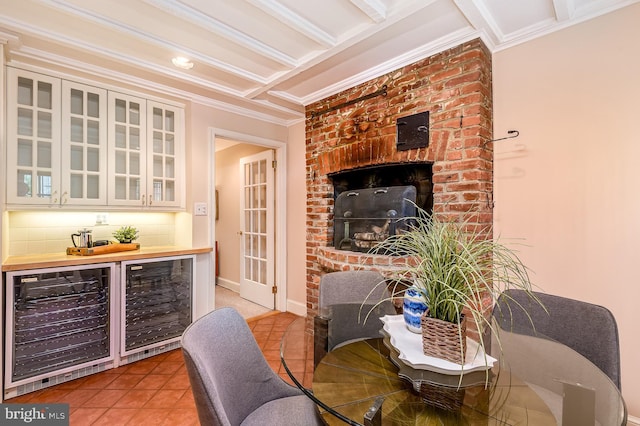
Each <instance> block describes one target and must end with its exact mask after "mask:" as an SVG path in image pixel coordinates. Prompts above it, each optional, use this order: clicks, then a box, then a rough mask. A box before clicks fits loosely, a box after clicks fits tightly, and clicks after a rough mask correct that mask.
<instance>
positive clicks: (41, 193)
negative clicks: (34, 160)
mask: <svg viewBox="0 0 640 426" xmlns="http://www.w3.org/2000/svg"><path fill="white" fill-rule="evenodd" d="M37 186H38V189H37V190H38V193H37V196H38V197H41V198H45V197H51V173H49V172H38V177H37Z"/></svg>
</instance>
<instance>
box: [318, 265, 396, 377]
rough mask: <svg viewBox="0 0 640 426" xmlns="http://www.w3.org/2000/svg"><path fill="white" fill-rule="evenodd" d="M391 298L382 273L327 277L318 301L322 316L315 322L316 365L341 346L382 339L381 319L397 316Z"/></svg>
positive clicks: (344, 273)
mask: <svg viewBox="0 0 640 426" xmlns="http://www.w3.org/2000/svg"><path fill="white" fill-rule="evenodd" d="M389 296H390V293H389V291H388V290H387V285H386V283H385V279H384V277H383V276H382V275H381V274H380V273H378V272H374V271H340V272H329V273H327V274H325V275H323V276H322V278H321V279H320V287H319V298H318V299H319V300H318V305H319V311H320V312H319V315H318V316H317V317H316V318H315V321H314V361H315V364H316V365H317V364H318V362H320V359H321V358H322V357H323V356H324V354H326V353H327V351H331V350H332V349H334V348H336V347H338V346H340V345H343V344H346V343H348V342H352V341H355V340H362V339H369V338H375V337H381V335H380V328H381V327H382V322H381V321H380V320H379V317H380V316H383V315H394V314H396V310H395V308H394V306H393V303H392V302H391V300H389ZM361 305H362V309H360V306H361ZM372 309H373V310H372ZM370 311H371V312H370ZM367 315H368V318H367Z"/></svg>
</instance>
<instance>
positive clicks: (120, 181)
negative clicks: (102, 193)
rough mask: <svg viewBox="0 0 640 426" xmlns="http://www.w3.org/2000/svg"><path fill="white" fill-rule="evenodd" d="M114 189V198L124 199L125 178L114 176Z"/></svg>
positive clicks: (125, 194) (125, 195) (125, 191)
mask: <svg viewBox="0 0 640 426" xmlns="http://www.w3.org/2000/svg"><path fill="white" fill-rule="evenodd" d="M115 186H116V191H115V197H116V200H126V199H127V178H125V177H122V176H118V177H116V182H115Z"/></svg>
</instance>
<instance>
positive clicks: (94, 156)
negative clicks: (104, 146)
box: [87, 148, 100, 172]
mask: <svg viewBox="0 0 640 426" xmlns="http://www.w3.org/2000/svg"><path fill="white" fill-rule="evenodd" d="M87 171H89V172H99V171H100V150H99V149H97V148H87Z"/></svg>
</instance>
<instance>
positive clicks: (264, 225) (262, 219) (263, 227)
mask: <svg viewBox="0 0 640 426" xmlns="http://www.w3.org/2000/svg"><path fill="white" fill-rule="evenodd" d="M260 232H261V233H263V234H266V233H267V211H266V210H260Z"/></svg>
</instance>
